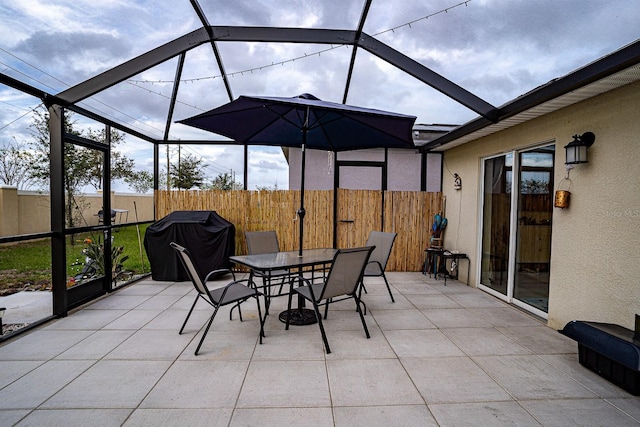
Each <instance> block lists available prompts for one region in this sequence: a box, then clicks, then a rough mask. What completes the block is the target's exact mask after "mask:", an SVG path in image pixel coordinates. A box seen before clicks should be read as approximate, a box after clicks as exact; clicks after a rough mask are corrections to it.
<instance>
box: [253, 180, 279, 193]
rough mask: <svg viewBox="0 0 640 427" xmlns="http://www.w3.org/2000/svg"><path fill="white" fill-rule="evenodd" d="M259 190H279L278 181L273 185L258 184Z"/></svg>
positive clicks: (257, 188)
mask: <svg viewBox="0 0 640 427" xmlns="http://www.w3.org/2000/svg"><path fill="white" fill-rule="evenodd" d="M256 190H258V191H275V190H278V183H277V182H276V183H275V184H274V185H273V187H272V186H270V185H256Z"/></svg>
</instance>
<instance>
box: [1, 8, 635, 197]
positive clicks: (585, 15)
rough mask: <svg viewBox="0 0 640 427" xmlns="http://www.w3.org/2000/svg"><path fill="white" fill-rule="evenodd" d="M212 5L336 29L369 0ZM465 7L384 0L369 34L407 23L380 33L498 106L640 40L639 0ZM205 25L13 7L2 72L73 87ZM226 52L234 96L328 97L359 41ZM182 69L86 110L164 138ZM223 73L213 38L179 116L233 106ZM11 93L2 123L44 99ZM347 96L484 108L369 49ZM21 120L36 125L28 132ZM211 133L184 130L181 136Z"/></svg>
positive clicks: (232, 16)
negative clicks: (332, 46)
mask: <svg viewBox="0 0 640 427" xmlns="http://www.w3.org/2000/svg"><path fill="white" fill-rule="evenodd" d="M200 3H201V5H202V7H203V9H204V12H205V13H206V15H207V18H208V20H209V22H210V23H211V24H212V25H247V26H270V25H274V26H290V27H307V28H309V27H313V28H332V29H355V28H356V26H357V24H358V21H359V19H360V13H361V11H362V6H363V2H362V0H325V1H322V2H308V1H303V0H220V1H217V2H204V1H203V2H200ZM458 3H459V1H458V0H415V1H411V2H405V1H388V0H374V1H373V3H372V6H371V9H370V10H369V14H368V19H367V22H366V25H365V32H367V33H369V34H372V35H373V34H376V33H378V32H381V31H383V30H388V29H391V28H396V29H395V30H394V31H389V32H386V33H384V34H381V35H379V36H378V38H379V40H380V41H382V42H384V43H386V44H388V45H390V46H391V47H393V48H395V49H397V50H398V51H400V52H402V53H404V54H405V55H408V56H409V57H411V58H413V59H415V60H416V61H418V62H420V63H421V64H423V65H424V66H426V67H429V68H431V69H432V70H433V71H435V72H437V73H439V74H441V75H443V76H444V77H446V78H448V79H450V80H451V81H453V82H455V83H456V84H458V85H460V86H462V87H463V88H465V89H467V90H469V91H470V92H472V93H474V94H476V95H477V96H480V97H481V98H483V99H485V100H487V101H488V102H490V103H492V104H493V105H496V106H497V105H500V104H503V103H504V102H507V101H509V100H511V99H513V98H515V97H517V96H519V95H521V94H522V93H525V92H528V91H530V90H531V89H533V88H535V87H536V86H538V85H540V84H543V83H546V82H547V81H549V80H551V79H553V78H556V77H559V76H562V75H564V74H566V73H568V72H570V71H572V70H574V69H576V68H578V67H580V66H583V65H585V64H586V63H588V62H591V61H593V60H595V59H597V58H599V57H601V56H603V55H605V54H607V53H610V52H612V51H613V50H615V49H618V48H620V47H622V46H624V45H626V44H628V43H630V42H632V41H634V40H636V39H637V38H638V31H637V23H638V22H640V8H639V7H638V6H637V4H636V2H633V1H627V0H611V1H601V0H566V1H561V2H558V1H552V0H536V1H523V0H519V1H515V0H471V1H469V2H468V3H467V4H466V5H462V6H459V7H453V8H452V9H450V10H449V11H448V12H447V13H444V12H442V11H443V10H444V9H445V8H449V7H452V6H455V5H457V4H458ZM440 12H442V13H440ZM427 16H429V18H428V19H421V20H419V18H423V17H427ZM416 20H417V21H416ZM413 21H415V22H413ZM409 22H413V23H412V24H411V26H409V25H404V26H403V24H407V23H409ZM200 25H201V23H200V21H199V19H198V17H197V15H196V13H195V12H194V11H193V9H192V8H191V6H190V4H189V2H187V1H180V2H157V1H152V0H130V1H125V0H105V1H100V2H96V1H95V0H48V1H46V2H45V1H43V0H22V1H18V2H3V3H2V4H0V26H2V28H3V29H4V28H7V29H9V31H2V32H1V33H0V70H2V72H3V73H6V74H8V75H10V76H12V77H14V78H17V79H19V80H22V81H25V82H27V83H28V84H31V85H34V86H36V87H39V88H42V89H44V90H47V91H49V92H56V91H61V90H64V89H67V88H68V85H73V84H76V83H78V82H81V81H83V80H85V79H87V78H89V77H91V76H94V75H96V74H98V73H100V72H102V71H105V70H108V69H109V68H110V67H113V66H114V65H117V64H120V63H123V62H125V61H127V60H128V59H131V58H133V57H135V56H137V55H140V54H143V53H145V52H147V51H149V50H151V49H153V48H156V47H158V46H159V45H162V44H164V43H167V42H169V41H171V40H173V39H175V38H177V37H180V36H182V35H185V34H187V33H189V32H190V31H193V30H194V29H197V28H199V27H200ZM217 47H218V49H219V51H220V52H221V56H222V61H223V63H224V66H225V69H226V71H227V72H228V73H239V72H242V71H244V73H243V74H236V75H234V76H230V77H229V83H230V85H231V90H232V92H233V96H234V97H237V96H239V95H273V96H294V95H297V94H300V93H303V92H311V93H313V94H314V95H316V96H318V97H320V98H321V99H325V100H329V101H335V102H341V101H342V97H343V94H344V85H345V81H346V78H347V71H348V65H349V61H350V58H351V48H350V47H339V46H335V47H336V49H333V50H330V51H326V52H323V53H321V54H320V55H318V54H317V53H318V52H321V51H324V50H326V49H328V48H330V46H326V45H308V44H296V43H259V42H253V43H238V42H234V43H226V42H224V40H220V41H219V42H218V43H217ZM305 55H307V56H306V57H305ZM294 59H295V61H293V60H294ZM283 61H285V63H284V64H280V63H281V62H283ZM176 64H177V60H176V59H172V60H171V61H168V62H167V63H165V64H159V65H157V66H155V67H153V68H151V69H149V70H146V71H144V72H142V73H140V75H138V76H135V77H134V78H133V80H136V81H135V82H134V81H129V82H123V83H120V84H118V85H116V86H114V87H113V88H110V89H108V90H106V91H105V92H104V93H103V94H100V95H97V96H95V97H94V98H95V99H92V100H87V102H86V103H85V104H84V105H86V106H89V107H90V108H92V109H95V110H96V111H97V112H99V113H100V114H104V115H105V116H106V117H109V118H112V119H115V120H118V121H122V122H123V123H125V124H126V125H128V126H130V127H132V128H133V129H136V130H139V131H141V132H144V133H148V134H149V135H152V136H153V137H155V138H161V137H162V135H163V133H164V128H165V126H166V121H167V114H168V105H169V97H170V96H171V93H172V89H173V86H172V84H171V83H169V81H171V80H172V79H173V77H174V76H175V73H176ZM272 64H275V65H273V66H272ZM251 69H253V71H246V70H251ZM219 74H220V70H219V69H218V65H217V61H216V59H215V57H214V54H213V50H212V49H211V46H210V45H209V44H205V45H202V46H200V47H198V48H195V49H192V50H190V51H188V52H187V54H186V59H185V67H184V70H183V74H182V79H183V82H182V83H181V84H180V90H179V93H178V103H177V104H176V108H175V111H174V116H173V121H175V120H178V119H183V118H186V117H189V116H192V115H194V114H197V113H199V112H202V111H204V110H208V109H211V108H214V107H217V106H219V105H222V104H223V103H225V102H228V100H229V98H228V95H227V91H226V88H225V86H224V84H223V81H222V79H221V78H219ZM214 77H215V78H214ZM142 80H147V81H151V82H155V83H148V82H146V83H145V82H142ZM62 82H64V83H66V85H65V84H64V83H62ZM0 89H1V88H0ZM1 96H2V98H1V99H0V110H1V111H0V120H1V122H0V126H3V125H5V124H6V123H9V122H11V121H12V120H16V119H17V118H18V116H19V115H20V114H23V113H21V110H22V111H26V110H27V109H28V108H30V107H29V105H32V104H34V101H37V100H34V99H31V101H30V102H28V103H25V104H24V105H22V103H21V102H20V101H19V100H16V99H13V98H6V97H5V95H1ZM97 101H100V102H97ZM348 103H349V104H354V105H363V106H367V107H371V108H378V109H383V110H391V111H397V112H400V113H405V114H413V115H416V116H418V122H419V123H433V122H439V123H442V122H444V123H463V122H465V121H467V120H469V119H471V118H473V117H475V116H476V113H474V112H472V111H470V110H468V109H467V108H465V107H463V106H461V105H460V104H458V103H456V102H455V101H452V100H451V99H449V98H447V97H446V96H444V95H442V94H441V93H439V92H437V91H436V90H434V89H432V88H430V87H428V86H426V85H425V84H423V83H422V82H420V81H418V80H416V79H415V78H413V77H411V76H408V75H407V74H405V73H403V72H401V71H399V70H398V69H396V68H395V67H393V66H391V65H390V64H387V63H386V62H384V61H382V60H380V59H377V58H376V57H375V56H374V55H371V54H369V53H367V52H365V51H362V50H360V51H358V55H357V60H356V64H355V69H354V74H353V77H352V83H351V88H350V90H349V96H348ZM16 107H17V108H16ZM25 123H26V120H24V119H22V120H17V121H16V124H15V125H12V126H7V127H5V128H3V129H2V130H0V141H3V140H6V139H7V138H12V137H14V136H16V137H17V136H22V135H28V133H26V132H25V127H26V126H24V124H25ZM19 125H23V126H22V128H21V129H20V126H19ZM210 136H211V135H210V134H207V133H204V132H201V131H197V130H195V129H192V128H189V127H186V126H182V125H177V124H175V123H173V124H172V125H171V137H173V138H181V139H184V140H187V139H202V138H206V137H210ZM194 149H195V150H197V151H198V152H202V153H203V154H204V155H206V157H207V159H208V161H209V162H210V163H211V165H213V167H215V165H216V164H222V165H224V168H226V169H232V168H233V169H234V170H236V169H240V168H241V159H240V160H238V159H235V158H234V155H235V153H236V151H235V150H231V149H223V148H220V147H214V148H204V146H198V147H196V148H194ZM263 152H264V154H258V153H263ZM252 153H253V154H252V156H251V159H250V162H251V164H252V165H253V166H252V169H254V171H253V172H252V173H255V174H256V176H258V178H257V179H258V180H259V182H263V181H264V182H267V181H271V180H273V179H274V178H275V177H277V180H278V185H279V186H280V187H281V188H282V186H283V182H286V181H287V178H286V177H283V176H284V175H279V174H281V173H282V168H286V162H285V161H284V159H283V156H282V155H281V153H278V152H277V151H276V152H273V151H268V150H266V149H265V150H263V151H261V150H259V149H255V153H254V152H253V151H252ZM145 158H148V155H147V154H145ZM141 162H142V160H141ZM238 162H240V163H238ZM212 170H213V169H212ZM281 177H282V178H281ZM253 179H254V178H253V177H251V178H250V181H251V180H253Z"/></svg>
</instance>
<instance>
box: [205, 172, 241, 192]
mask: <svg viewBox="0 0 640 427" xmlns="http://www.w3.org/2000/svg"><path fill="white" fill-rule="evenodd" d="M207 188H208V189H210V190H242V189H243V188H244V186H243V185H242V183H241V182H236V181H234V179H233V175H231V174H230V173H221V174H220V175H218V176H216V177H215V178H213V180H212V181H211V184H209V185H208V186H207Z"/></svg>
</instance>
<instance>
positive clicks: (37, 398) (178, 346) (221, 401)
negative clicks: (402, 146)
mask: <svg viewBox="0 0 640 427" xmlns="http://www.w3.org/2000/svg"><path fill="white" fill-rule="evenodd" d="M388 277H389V279H390V281H391V282H392V285H393V287H394V291H395V296H396V303H395V304H393V303H391V301H390V299H389V296H388V294H387V293H386V289H385V288H384V286H383V285H382V284H381V282H379V281H376V280H377V279H367V282H366V283H367V285H368V286H367V289H368V291H369V293H368V294H367V295H365V296H364V297H363V299H364V301H365V302H366V303H367V306H368V309H369V313H368V315H367V316H366V319H367V323H368V326H369V330H370V332H371V339H369V340H367V339H366V338H365V336H364V332H363V330H362V326H361V324H360V322H359V319H358V316H357V314H356V313H355V311H354V310H352V309H351V308H352V306H351V305H349V306H346V305H344V304H345V302H342V303H338V304H335V305H334V306H332V308H331V310H330V312H329V319H328V320H327V321H326V328H327V335H328V338H329V343H330V345H331V348H332V353H331V354H329V355H325V353H324V350H323V346H322V340H321V337H320V333H319V330H318V327H317V325H310V326H298V327H292V329H291V330H289V331H285V330H284V325H283V324H282V323H280V322H279V321H278V319H277V316H276V315H275V314H277V312H278V311H279V309H281V308H283V307H284V306H285V305H286V299H284V298H279V299H276V300H275V302H274V303H273V305H272V309H271V312H272V315H271V316H269V317H268V319H267V322H266V326H265V327H266V335H267V336H266V338H265V340H264V344H262V345H259V344H258V340H257V337H258V321H257V317H256V312H255V311H252V310H253V309H254V307H255V305H254V303H253V302H252V301H250V302H248V303H247V304H245V305H244V310H243V313H244V317H245V321H244V322H242V323H241V322H239V321H238V320H237V318H236V319H235V320H233V321H229V320H228V316H226V314H227V313H226V312H221V313H220V314H219V317H217V318H216V320H215V321H214V324H213V327H212V330H211V331H210V332H209V335H208V336H207V339H206V340H205V343H204V345H203V347H202V350H201V354H200V355H199V356H197V357H195V356H194V355H193V351H194V349H195V346H196V345H197V342H198V341H199V337H200V333H201V332H202V331H200V328H201V326H202V325H203V323H204V322H205V319H206V317H207V316H208V313H209V310H208V309H207V307H206V306H205V304H203V303H199V304H202V305H199V308H200V310H197V312H196V313H195V314H194V316H192V319H191V320H190V322H189V324H188V326H187V328H186V330H185V333H184V334H183V335H178V333H177V331H178V329H179V327H180V325H181V322H182V320H183V319H184V317H185V315H186V313H187V311H188V309H189V307H190V305H191V303H192V301H193V297H194V294H193V292H192V288H191V285H190V284H189V283H184V282H183V283H168V282H153V281H151V280H147V281H142V282H139V283H137V284H134V285H132V286H129V287H127V288H125V289H122V290H120V291H117V292H115V293H113V294H111V295H109V296H106V297H104V298H102V299H100V300H98V301H96V302H94V303H92V304H90V305H88V306H86V307H84V308H82V309H81V310H78V311H76V312H75V313H73V314H71V315H70V316H68V317H66V318H64V319H59V320H56V321H54V322H51V323H49V324H47V325H45V326H43V327H41V328H39V329H38V330H35V331H33V332H31V333H29V334H26V335H24V336H22V337H19V338H17V339H14V340H12V341H10V342H8V343H5V344H4V345H2V346H1V347H0V426H11V425H18V426H65V427H73V426H89V425H91V426H97V425H99V426H120V425H124V426H161V425H166V426H173V425H175V426H279V427H280V426H286V425H301V424H303V423H304V424H305V425H311V426H314V427H315V426H396V425H397V426H502V425H518V426H540V425H543V426H573V425H584V426H596V425H601V426H632V425H633V426H637V425H639V424H640V398H638V397H633V396H631V395H630V394H628V393H626V392H625V391H624V390H622V389H620V388H618V387H616V386H614V385H612V384H610V383H609V382H607V381H606V380H604V379H602V378H600V377H599V376H597V375H595V374H593V373H592V372H590V371H588V370H587V369H585V368H583V367H582V366H580V365H579V363H578V361H577V345H576V343H575V342H574V341H572V340H569V339H567V338H566V337H564V336H562V335H560V334H559V333H558V332H556V331H554V330H552V329H550V328H548V327H546V326H545V325H544V324H542V323H540V322H539V321H538V320H536V319H534V318H533V317H531V316H529V315H527V314H525V313H522V312H521V311H519V310H517V309H515V308H513V307H511V306H509V305H506V304H504V303H503V302H501V301H499V300H497V299H495V298H493V297H491V296H489V295H488V294H485V293H483V292H481V291H479V290H476V289H473V288H470V287H467V286H465V285H464V284H462V283H459V282H456V281H447V286H446V287H445V286H444V285H443V281H442V280H438V281H435V280H434V279H432V278H428V277H427V276H423V275H422V274H420V273H389V274H388ZM349 304H352V302H351V301H349Z"/></svg>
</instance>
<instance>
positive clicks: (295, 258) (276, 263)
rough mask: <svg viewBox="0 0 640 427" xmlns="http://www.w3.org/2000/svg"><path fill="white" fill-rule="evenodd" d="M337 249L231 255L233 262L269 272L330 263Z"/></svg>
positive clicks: (230, 258)
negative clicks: (300, 252)
mask: <svg viewBox="0 0 640 427" xmlns="http://www.w3.org/2000/svg"><path fill="white" fill-rule="evenodd" d="M337 251H338V250H337V249H331V248H320V249H305V250H303V251H302V256H300V254H299V253H298V251H289V252H273V253H267V254H255V255H234V256H231V257H229V260H230V261H231V262H234V263H236V264H240V265H244V266H245V267H249V268H251V269H252V270H258V271H262V272H265V273H266V272H269V271H273V270H281V269H295V268H303V267H314V266H316V265H321V264H329V263H331V262H332V261H333V257H334V256H335V254H336V252H337Z"/></svg>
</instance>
